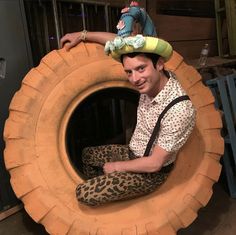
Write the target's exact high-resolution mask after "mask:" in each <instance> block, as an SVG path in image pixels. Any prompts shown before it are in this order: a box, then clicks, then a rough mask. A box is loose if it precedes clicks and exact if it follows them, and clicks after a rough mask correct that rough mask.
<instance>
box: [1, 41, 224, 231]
mask: <svg viewBox="0 0 236 235" xmlns="http://www.w3.org/2000/svg"><path fill="white" fill-rule="evenodd" d="M166 67H167V68H168V69H170V70H172V71H174V72H175V73H176V75H177V77H178V79H179V81H180V83H181V84H182V86H183V87H184V89H185V90H186V91H187V93H188V95H189V96H190V98H191V100H192V102H193V104H194V105H195V107H196V109H197V124H196V128H195V130H194V132H193V134H192V135H191V137H190V139H189V140H188V142H187V144H185V146H184V148H183V149H182V150H181V152H180V154H179V155H178V160H177V164H176V167H175V169H174V170H173V172H172V173H171V175H170V176H169V178H168V180H167V181H166V183H165V184H164V185H162V186H161V188H160V189H159V190H157V191H156V192H154V193H152V194H150V195H148V196H144V197H141V198H139V199H133V200H129V201H125V202H118V203H112V204H109V205H106V206H102V207H99V208H88V207H86V206H83V205H80V204H78V202H77V200H76V198H75V188H76V185H77V183H79V182H81V181H82V179H81V178H80V177H79V176H78V174H77V173H76V172H75V170H74V168H73V167H72V166H71V164H70V161H69V158H68V156H67V152H66V147H65V133H66V128H67V123H68V120H69V118H70V116H71V114H72V112H73V110H74V109H75V107H76V106H77V105H78V104H79V103H80V102H81V101H82V100H84V99H85V98H86V97H87V96H89V95H90V94H92V93H93V92H95V91H98V90H102V89H105V88H108V87H124V88H130V89H132V87H131V86H130V85H129V83H128V82H127V81H126V79H125V74H124V73H123V70H122V67H121V65H120V64H118V63H117V62H115V61H114V60H112V59H111V58H110V57H107V56H105V55H104V53H103V47H102V46H100V45H98V44H92V43H86V44H84V43H81V44H79V45H78V46H77V47H75V48H73V49H72V50H71V51H70V52H66V51H65V50H64V49H61V50H57V51H56V50H55V51H52V52H50V53H49V54H48V55H46V56H45V57H44V58H43V59H42V61H41V63H40V64H39V66H38V67H36V68H33V69H32V70H31V71H30V72H29V73H28V74H27V75H26V77H25V78H24V80H23V82H22V87H21V88H20V90H19V91H18V92H16V94H15V95H14V97H13V99H12V102H11V104H10V114H9V118H8V119H7V121H6V124H5V130H4V138H5V142H6V148H5V152H4V158H5V164H6V167H7V169H8V171H9V172H10V175H11V185H12V187H13V189H14V192H15V194H16V195H17V197H18V198H19V199H21V200H22V201H23V203H24V206H25V209H26V211H27V212H28V214H29V215H30V216H31V217H32V218H33V219H34V220H35V221H36V222H37V223H41V224H43V225H44V226H45V228H46V230H47V231H48V233H50V234H68V235H72V234H75V235H78V234H81V235H82V234H90V235H92V234H97V235H98V234H99V235H105V234H108V235H116V234H123V235H124V234H126V235H127V234H130V235H131V234H132V235H133V234H142V235H144V234H160V235H172V234H173V235H174V234H176V231H178V230H179V229H180V228H183V227H186V226H188V225H189V224H191V223H192V222H193V220H194V219H195V218H196V217H197V211H198V210H199V209H200V208H201V207H203V206H205V205H206V204H207V202H208V201H209V199H210V197H211V195H212V185H213V184H214V183H215V182H216V181H217V180H218V177H219V174H220V171H221V165H220V164H219V159H220V156H221V155H222V154H223V150H224V149H223V148H224V144H223V139H222V138H221V136H220V129H221V127H222V122H221V118H220V115H219V113H218V112H217V111H216V110H215V108H214V98H213V96H212V94H211V92H210V90H209V89H208V88H207V87H205V86H204V85H203V84H202V82H201V76H200V75H199V73H198V72H197V71H196V70H195V69H194V68H193V67H191V66H188V65H187V64H186V63H184V61H183V58H182V57H181V56H180V55H179V54H177V53H176V52H174V54H173V56H172V58H171V60H170V61H169V62H168V63H167V64H166Z"/></svg>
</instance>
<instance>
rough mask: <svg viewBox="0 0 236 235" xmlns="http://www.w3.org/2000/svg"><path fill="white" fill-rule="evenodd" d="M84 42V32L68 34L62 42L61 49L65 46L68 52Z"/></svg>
mask: <svg viewBox="0 0 236 235" xmlns="http://www.w3.org/2000/svg"><path fill="white" fill-rule="evenodd" d="M81 41H83V40H82V32H75V33H67V34H66V35H65V36H63V37H62V38H61V40H60V44H61V48H62V47H63V46H64V47H65V49H66V50H67V51H69V50H70V49H71V48H72V47H75V46H76V45H77V44H79V43H80V42H81Z"/></svg>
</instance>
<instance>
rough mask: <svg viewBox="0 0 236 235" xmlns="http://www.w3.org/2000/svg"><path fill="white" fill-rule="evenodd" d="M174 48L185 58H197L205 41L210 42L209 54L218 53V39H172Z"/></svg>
mask: <svg viewBox="0 0 236 235" xmlns="http://www.w3.org/2000/svg"><path fill="white" fill-rule="evenodd" d="M170 43H171V45H172V46H173V48H174V50H175V51H177V52H178V53H179V54H181V55H182V56H183V57H184V58H188V59H197V58H199V57H200V52H201V49H202V47H203V45H204V44H205V43H208V44H209V48H210V50H209V56H215V55H217V53H218V52H217V41H216V40H197V41H170Z"/></svg>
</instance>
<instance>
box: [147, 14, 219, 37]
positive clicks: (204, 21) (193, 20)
mask: <svg viewBox="0 0 236 235" xmlns="http://www.w3.org/2000/svg"><path fill="white" fill-rule="evenodd" d="M151 18H152V20H153V22H154V24H155V26H156V28H157V32H158V35H159V37H161V38H165V39H166V40H171V41H182V40H202V39H216V38H217V36H216V22H215V19H214V18H201V17H188V16H170V15H152V16H151Z"/></svg>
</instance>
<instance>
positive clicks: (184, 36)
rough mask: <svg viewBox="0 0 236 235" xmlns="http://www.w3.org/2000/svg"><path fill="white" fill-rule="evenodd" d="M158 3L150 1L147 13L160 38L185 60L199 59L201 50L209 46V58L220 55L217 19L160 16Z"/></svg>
mask: <svg viewBox="0 0 236 235" xmlns="http://www.w3.org/2000/svg"><path fill="white" fill-rule="evenodd" d="M155 2H156V1H151V0H149V1H148V3H147V9H146V10H147V12H148V14H149V15H150V17H151V18H152V20H153V22H154V24H155V26H156V29H157V32H158V36H159V37H161V38H163V39H166V40H168V41H169V42H170V43H171V44H172V46H173V47H174V49H175V50H176V51H177V52H178V53H180V54H181V55H182V56H184V57H185V58H189V59H195V58H198V57H199V55H200V52H201V48H202V47H203V45H204V44H205V43H208V44H209V47H210V54H209V56H216V55H218V50H217V36H216V22H215V18H201V17H189V16H173V15H158V14H157V13H156V4H155Z"/></svg>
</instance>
